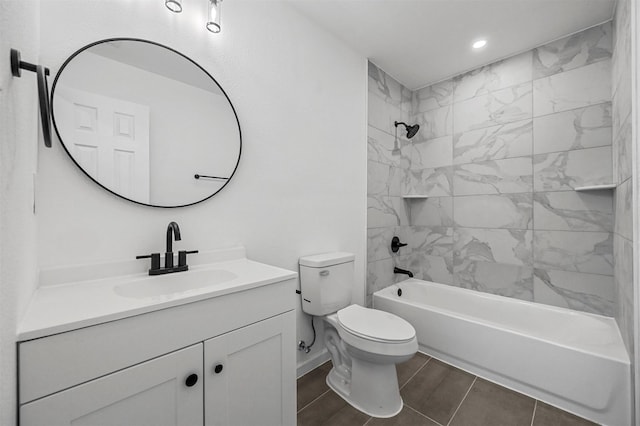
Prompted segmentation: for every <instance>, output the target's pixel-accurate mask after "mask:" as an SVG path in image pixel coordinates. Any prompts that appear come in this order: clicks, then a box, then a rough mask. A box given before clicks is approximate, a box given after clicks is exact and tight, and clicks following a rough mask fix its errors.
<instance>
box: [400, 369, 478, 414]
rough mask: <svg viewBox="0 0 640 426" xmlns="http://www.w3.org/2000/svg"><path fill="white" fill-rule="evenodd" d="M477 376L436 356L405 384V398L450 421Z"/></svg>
mask: <svg viewBox="0 0 640 426" xmlns="http://www.w3.org/2000/svg"><path fill="white" fill-rule="evenodd" d="M473 379H474V376H472V375H471V374H469V373H467V372H464V371H462V370H459V369H457V368H454V367H452V366H450V365H447V364H445V363H443V362H441V361H438V360H436V359H432V360H430V361H429V362H428V363H427V365H425V366H424V368H423V369H422V370H420V371H419V372H418V374H416V375H415V376H414V377H413V378H412V379H411V380H409V382H408V383H407V384H406V385H405V387H404V388H402V390H401V395H402V399H403V400H404V403H405V404H407V405H409V406H410V407H411V408H414V409H415V410H417V411H419V412H421V413H423V414H425V415H426V416H428V417H429V418H432V419H433V420H435V421H437V422H438V423H441V424H447V422H448V421H449V419H451V416H453V413H454V412H455V411H456V409H457V408H458V405H459V404H460V401H462V398H463V397H464V395H465V394H466V393H467V390H469V386H471V383H473Z"/></svg>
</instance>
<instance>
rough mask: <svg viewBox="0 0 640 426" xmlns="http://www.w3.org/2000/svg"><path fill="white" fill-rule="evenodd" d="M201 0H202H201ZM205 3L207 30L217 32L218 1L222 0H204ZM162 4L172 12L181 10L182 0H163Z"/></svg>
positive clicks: (218, 20)
mask: <svg viewBox="0 0 640 426" xmlns="http://www.w3.org/2000/svg"><path fill="white" fill-rule="evenodd" d="M201 1H202V0H201ZM204 1H206V3H207V11H208V13H207V23H206V27H207V30H209V31H211V32H212V33H219V32H220V30H221V29H222V27H221V26H220V3H222V0H204ZM164 5H165V6H166V7H167V9H169V10H170V11H172V12H174V13H180V12H182V0H164Z"/></svg>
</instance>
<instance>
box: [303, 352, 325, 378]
mask: <svg viewBox="0 0 640 426" xmlns="http://www.w3.org/2000/svg"><path fill="white" fill-rule="evenodd" d="M329 359H331V358H330V356H329V351H327V350H326V349H323V350H322V351H321V352H318V353H317V354H315V355H314V356H313V357H312V358H309V359H308V360H306V361H304V362H301V363H299V364H298V368H297V372H296V377H297V378H298V379H299V378H300V377H302V376H304V375H305V374H307V373H308V372H310V371H311V370H313V369H315V368H317V367H319V366H320V365H322V364H324V363H325V362H327V361H329Z"/></svg>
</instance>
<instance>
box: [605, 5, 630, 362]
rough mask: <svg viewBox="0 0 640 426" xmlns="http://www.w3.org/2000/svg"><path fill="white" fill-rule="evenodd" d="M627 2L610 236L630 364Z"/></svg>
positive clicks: (619, 56)
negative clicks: (611, 230) (612, 226)
mask: <svg viewBox="0 0 640 426" xmlns="http://www.w3.org/2000/svg"><path fill="white" fill-rule="evenodd" d="M630 26H631V19H630V0H619V1H618V2H617V5H616V11H615V15H614V20H613V32H614V40H613V46H614V48H613V57H612V78H611V85H612V91H613V92H612V94H613V96H612V108H611V109H612V122H613V160H614V181H615V183H616V185H617V187H616V191H615V203H614V205H615V219H614V221H615V225H614V234H613V251H614V257H613V258H614V264H613V269H614V282H615V307H616V309H615V312H614V314H615V318H616V320H617V322H618V326H619V327H620V332H621V334H622V338H623V340H624V342H625V345H626V346H627V350H628V352H629V354H630V356H631V359H632V360H633V352H634V348H633V311H634V306H633V298H634V294H633V293H634V290H633V221H632V214H633V210H632V206H633V205H634V203H633V200H632V197H633V193H632V182H633V179H631V178H632V170H633V169H632V164H631V144H632V139H631V137H632V133H631V76H632V72H633V71H632V68H631V29H630Z"/></svg>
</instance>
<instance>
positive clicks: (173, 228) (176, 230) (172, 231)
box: [164, 222, 182, 268]
mask: <svg viewBox="0 0 640 426" xmlns="http://www.w3.org/2000/svg"><path fill="white" fill-rule="evenodd" d="M174 236H175V239H176V241H180V240H181V239H182V238H181V237H180V227H179V226H178V224H177V223H175V222H170V223H169V225H168V226H167V251H166V252H165V253H164V267H165V268H173V237H174Z"/></svg>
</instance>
